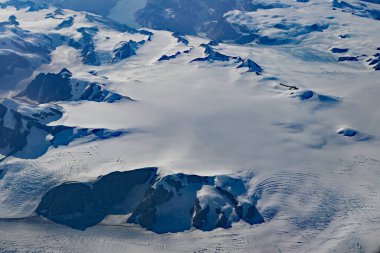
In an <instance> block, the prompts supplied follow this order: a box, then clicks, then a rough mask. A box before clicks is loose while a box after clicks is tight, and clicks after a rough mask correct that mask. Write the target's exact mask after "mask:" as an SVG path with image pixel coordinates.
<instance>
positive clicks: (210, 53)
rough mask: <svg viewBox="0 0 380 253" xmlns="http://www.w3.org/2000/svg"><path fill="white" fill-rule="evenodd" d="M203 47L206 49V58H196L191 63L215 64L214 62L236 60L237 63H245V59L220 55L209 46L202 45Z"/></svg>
mask: <svg viewBox="0 0 380 253" xmlns="http://www.w3.org/2000/svg"><path fill="white" fill-rule="evenodd" d="M201 46H202V47H204V48H205V51H204V53H205V57H201V58H196V59H194V60H192V61H191V62H197V61H210V62H213V61H230V60H235V61H236V62H242V61H243V59H241V58H240V57H234V56H229V55H225V54H222V53H219V52H217V51H215V50H214V49H213V48H212V47H211V46H210V45H208V44H202V45H201Z"/></svg>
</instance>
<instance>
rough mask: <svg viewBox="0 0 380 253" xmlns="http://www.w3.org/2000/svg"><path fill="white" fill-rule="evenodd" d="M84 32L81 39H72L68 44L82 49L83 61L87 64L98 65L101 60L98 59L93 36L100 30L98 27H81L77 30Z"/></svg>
mask: <svg viewBox="0 0 380 253" xmlns="http://www.w3.org/2000/svg"><path fill="white" fill-rule="evenodd" d="M77 31H78V32H79V33H81V34H82V38H81V39H80V40H79V41H76V40H74V39H72V38H71V39H70V40H69V42H68V46H71V47H73V48H75V49H78V50H81V55H82V62H83V63H84V64H86V65H93V66H98V65H100V61H99V60H98V59H97V56H96V52H95V43H94V40H93V37H94V36H95V34H96V33H97V32H98V31H99V30H98V28H96V27H81V28H79V29H78V30H77Z"/></svg>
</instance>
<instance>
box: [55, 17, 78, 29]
mask: <svg viewBox="0 0 380 253" xmlns="http://www.w3.org/2000/svg"><path fill="white" fill-rule="evenodd" d="M73 24H74V18H73V17H69V18H68V19H66V20H63V21H62V22H61V23H60V24H59V25H58V26H57V30H60V29H63V28H68V27H71V26H73Z"/></svg>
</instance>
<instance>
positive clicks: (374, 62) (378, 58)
mask: <svg viewBox="0 0 380 253" xmlns="http://www.w3.org/2000/svg"><path fill="white" fill-rule="evenodd" d="M377 50H380V49H377ZM367 62H368V64H369V66H371V67H372V68H373V69H374V70H380V53H376V54H374V55H373V56H372V58H370V59H368V60H367Z"/></svg>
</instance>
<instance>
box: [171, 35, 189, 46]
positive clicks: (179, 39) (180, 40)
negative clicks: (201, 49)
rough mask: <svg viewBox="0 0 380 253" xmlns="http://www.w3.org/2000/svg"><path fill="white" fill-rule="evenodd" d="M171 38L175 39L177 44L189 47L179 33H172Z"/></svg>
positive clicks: (187, 42)
mask: <svg viewBox="0 0 380 253" xmlns="http://www.w3.org/2000/svg"><path fill="white" fill-rule="evenodd" d="M172 36H173V37H174V38H176V39H177V42H178V43H183V44H184V45H186V46H188V45H189V41H188V40H187V39H186V38H185V36H183V35H181V34H179V33H172Z"/></svg>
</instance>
